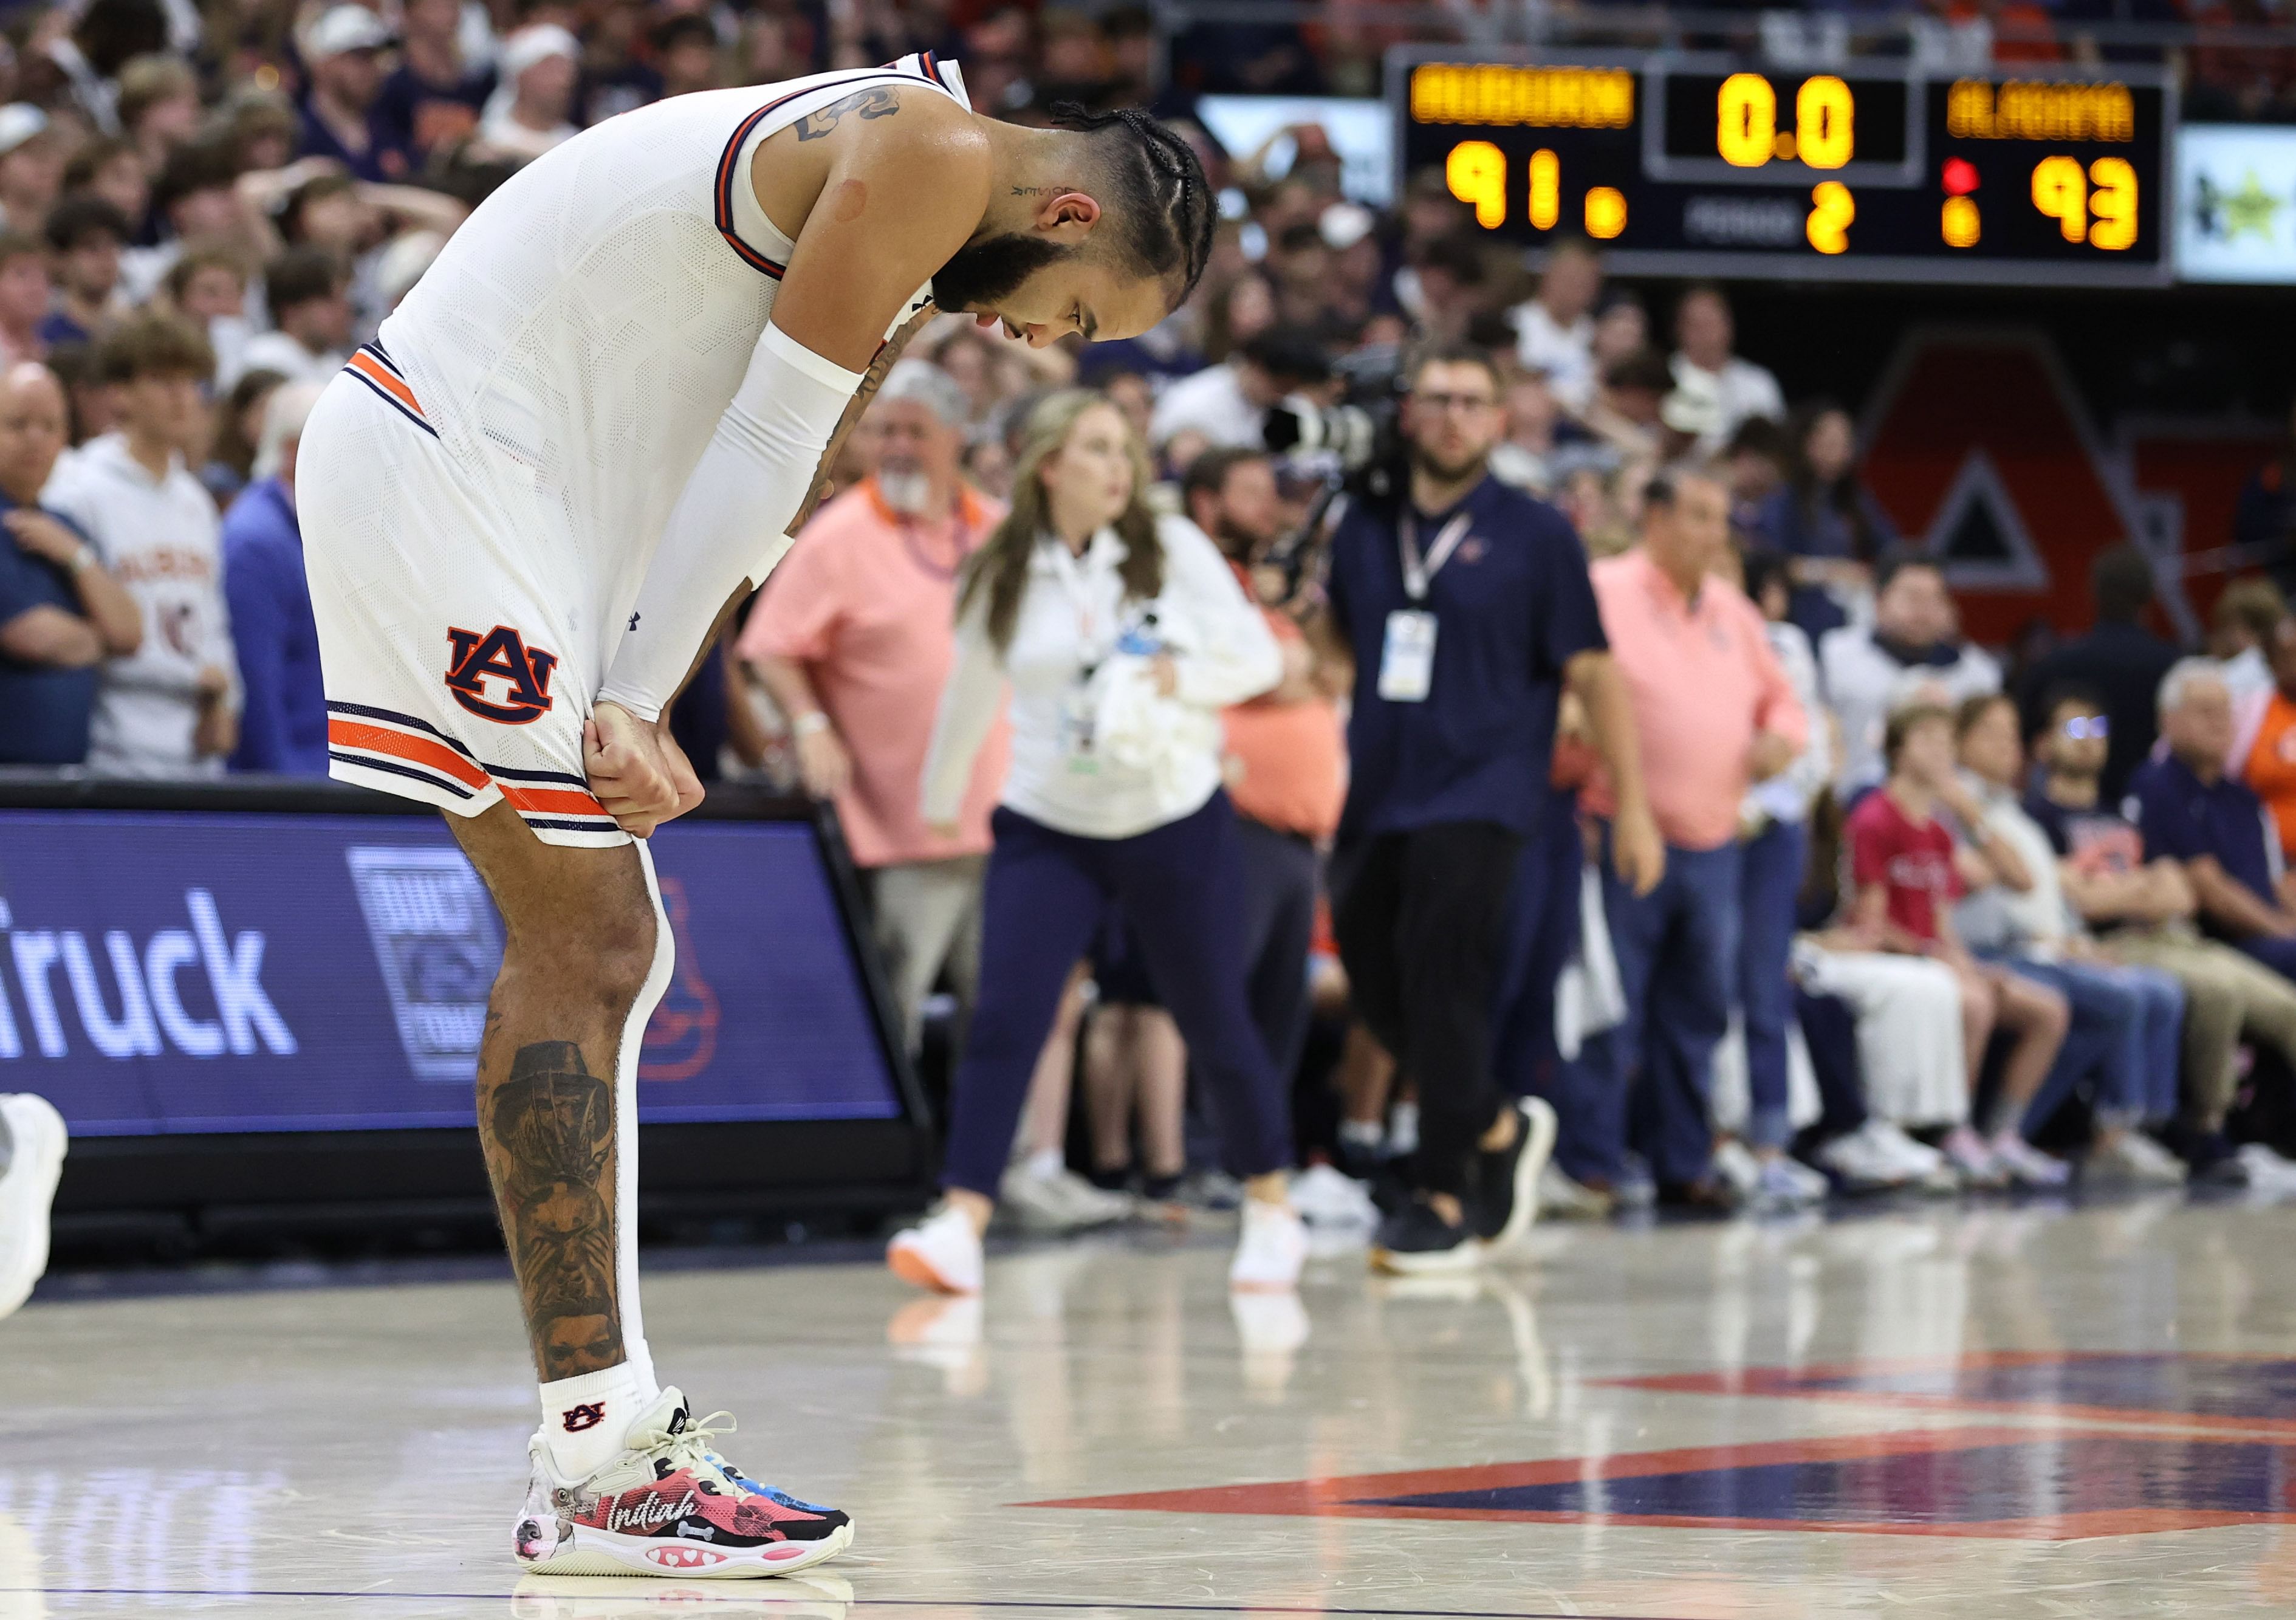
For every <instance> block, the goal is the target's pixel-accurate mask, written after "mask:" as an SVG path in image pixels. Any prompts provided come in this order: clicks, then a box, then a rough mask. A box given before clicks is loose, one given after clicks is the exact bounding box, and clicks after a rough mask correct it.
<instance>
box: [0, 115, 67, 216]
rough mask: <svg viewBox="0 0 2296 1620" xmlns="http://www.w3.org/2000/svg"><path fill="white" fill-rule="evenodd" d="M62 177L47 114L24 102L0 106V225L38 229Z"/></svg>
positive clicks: (62, 170) (62, 163) (59, 186)
mask: <svg viewBox="0 0 2296 1620" xmlns="http://www.w3.org/2000/svg"><path fill="white" fill-rule="evenodd" d="M63 180H64V159H63V154H62V152H59V151H58V150H57V148H56V143H55V140H54V138H53V136H50V135H49V134H48V115H47V114H46V113H45V112H43V111H40V110H39V109H38V108H37V107H35V106H32V105H31V104H29V103H26V102H10V103H8V104H7V105H6V106H4V107H0V226H6V227H7V228H8V229H9V230H12V231H37V230H39V229H40V228H41V226H42V225H43V224H44V223H45V221H46V219H47V217H48V210H49V208H50V207H51V206H53V203H54V202H55V200H56V193H57V192H59V191H60V190H61V189H62V187H63Z"/></svg>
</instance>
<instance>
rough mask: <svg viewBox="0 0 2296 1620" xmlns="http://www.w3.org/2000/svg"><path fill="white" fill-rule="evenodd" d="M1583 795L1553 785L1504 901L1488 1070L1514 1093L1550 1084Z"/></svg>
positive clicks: (1572, 946)
mask: <svg viewBox="0 0 2296 1620" xmlns="http://www.w3.org/2000/svg"><path fill="white" fill-rule="evenodd" d="M1578 797H1579V792H1578V789H1576V788H1570V787H1554V788H1549V789H1548V790H1547V794H1546V807H1545V808H1544V809H1543V810H1541V811H1540V812H1539V818H1538V833H1537V834H1536V835H1534V836H1533V837H1532V839H1531V841H1530V843H1528V844H1526V845H1524V846H1523V851H1522V858H1521V859H1520V860H1518V861H1517V862H1516V863H1515V872H1514V893H1513V896H1512V897H1511V898H1510V899H1509V900H1508V901H1507V942H1506V955H1505V958H1504V960H1503V961H1502V963H1501V965H1500V967H1499V993H1498V1005H1497V1007H1494V1008H1493V1009H1492V1015H1491V1072H1492V1073H1493V1074H1494V1075H1496V1076H1497V1080H1498V1082H1499V1086H1500V1088H1501V1089H1502V1090H1505V1091H1507V1092H1509V1093H1511V1094H1512V1095H1513V1096H1516V1097H1529V1096H1532V1095H1533V1094H1535V1093H1544V1092H1545V1091H1546V1090H1548V1089H1549V1087H1550V1086H1551V1085H1552V1084H1553V1076H1554V1065H1556V1064H1557V1063H1559V1062H1561V1061H1562V1058H1561V1055H1560V1054H1559V1053H1557V1052H1556V1051H1555V1049H1554V984H1555V981H1556V980H1558V979H1560V978H1561V977H1562V969H1563V966H1564V965H1565V964H1567V963H1568V962H1569V961H1570V958H1571V957H1572V956H1573V955H1574V954H1576V953H1577V951H1578V950H1579V871H1580V869H1581V868H1584V867H1585V866H1586V864H1587V851H1586V849H1585V846H1584V845H1583V844H1582V843H1581V842H1580V840H1579V809H1578Z"/></svg>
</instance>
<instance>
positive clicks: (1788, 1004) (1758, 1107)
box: [1738, 821, 1809, 1147]
mask: <svg viewBox="0 0 2296 1620" xmlns="http://www.w3.org/2000/svg"><path fill="white" fill-rule="evenodd" d="M1808 858H1809V831H1808V828H1806V827H1805V826H1802V825H1801V824H1800V822H1798V821H1797V822H1784V821H1774V822H1772V823H1771V824H1770V826H1769V827H1768V828H1767V830H1766V831H1764V832H1763V834H1762V835H1761V836H1759V838H1756V839H1754V840H1753V841H1752V842H1751V843H1747V844H1746V845H1744V846H1743V851H1742V852H1741V857H1740V859H1741V860H1742V861H1743V870H1742V871H1741V872H1740V874H1739V877H1738V895H1739V900H1738V1008H1739V1012H1740V1015H1741V1016H1742V1017H1743V1020H1744V1022H1745V1026H1746V1090H1747V1091H1748V1092H1749V1093H1750V1094H1751V1095H1750V1097H1749V1098H1748V1102H1749V1105H1750V1106H1749V1108H1748V1111H1747V1114H1746V1139H1747V1140H1748V1141H1750V1142H1751V1143H1752V1144H1753V1145H1754V1146H1755V1147H1784V1146H1785V1145H1786V1142H1787V1140H1788V1139H1790V1138H1792V1135H1793V1124H1792V1121H1791V1120H1790V1119H1789V1118H1788V1117H1787V1110H1786V1030H1787V1028H1788V1026H1789V1025H1790V1024H1791V1023H1792V1019H1793V984H1792V981H1790V980H1789V979H1788V978H1787V977H1786V963H1787V960H1788V958H1790V957H1792V954H1793V931H1794V896H1795V895H1796V894H1798V893H1800V891H1801V879H1802V871H1803V868H1804V867H1805V866H1806V865H1807V864H1808Z"/></svg>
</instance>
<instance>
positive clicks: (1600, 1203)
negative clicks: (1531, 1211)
mask: <svg viewBox="0 0 2296 1620" xmlns="http://www.w3.org/2000/svg"><path fill="white" fill-rule="evenodd" d="M1611 1206H1612V1201H1611V1195H1610V1194H1608V1193H1606V1192H1601V1191H1598V1190H1596V1189H1595V1188H1592V1187H1589V1186H1587V1184H1586V1183H1585V1182H1584V1181H1579V1180H1574V1179H1572V1177H1571V1175H1570V1172H1568V1171H1566V1170H1564V1169H1563V1168H1562V1165H1560V1164H1556V1163H1555V1162H1554V1160H1552V1159H1549V1160H1548V1161H1547V1162H1546V1168H1545V1169H1543V1170H1541V1171H1540V1172H1538V1212H1539V1213H1541V1214H1543V1215H1550V1216H1552V1217H1554V1219H1555V1220H1557V1221H1607V1220H1609V1219H1610V1218H1611Z"/></svg>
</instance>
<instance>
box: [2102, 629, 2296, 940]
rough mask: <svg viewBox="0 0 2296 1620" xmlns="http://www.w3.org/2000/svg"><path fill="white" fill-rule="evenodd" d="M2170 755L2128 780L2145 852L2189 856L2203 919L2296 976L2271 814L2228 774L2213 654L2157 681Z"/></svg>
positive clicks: (2226, 709) (2221, 683)
mask: <svg viewBox="0 0 2296 1620" xmlns="http://www.w3.org/2000/svg"><path fill="white" fill-rule="evenodd" d="M2161 736H2162V737H2163V738H2165V739H2166V740H2167V742H2168V744H2169V752H2168V754H2167V756H2166V757H2165V758H2162V759H2157V760H2150V761H2146V762H2145V763H2144V765H2142V766H2140V767H2139V768H2138V769H2137V771H2136V775H2135V776H2134V777H2130V778H2129V782H2128V794H2129V803H2130V805H2131V806H2132V808H2133V810H2134V812H2135V817H2136V825H2137V827H2138V829H2139V830H2140V831H2141V832H2142V833H2143V834H2144V856H2145V859H2148V860H2157V859H2161V857H2163V856H2167V857H2169V858H2170V859H2175V860H2178V861H2181V862H2183V863H2184V868H2185V876H2186V877H2187V878H2189V879H2190V880H2191V882H2192V885H2193V892H2194V895H2195V896H2196V897H2197V898H2198V900H2199V901H2200V917H2201V925H2202V928H2204V929H2205V930H2206V931H2207V932H2208V933H2210V935H2212V936H2213V937H2215V938H2217V939H2220V940H2225V941H2227V942H2230V943H2232V944H2234V945H2236V946H2238V947H2239V948H2240V949H2241V950H2244V951H2246V952H2247V953H2248V954H2249V955H2250V956H2252V957H2254V958H2256V959H2257V960H2258V961H2259V962H2262V963H2263V964H2265V966H2267V967H2271V968H2273V969H2275V970H2276V971H2277V972H2278V973H2280V974H2283V975H2284V976H2287V977H2290V978H2296V908H2291V906H2290V905H2289V903H2288V897H2287V893H2286V883H2285V879H2284V878H2283V877H2282V876H2281V874H2280V872H2279V869H2278V868H2279V863H2278V862H2277V861H2276V860H2274V859H2273V850H2272V847H2271V845H2272V839H2271V837H2270V836H2269V834H2268V828H2269V827H2270V826H2271V818H2270V817H2269V816H2268V815H2267V813H2266V811H2265V809H2264V802H2263V801H2262V800H2260V799H2259V798H2258V797H2257V796H2256V794H2255V793H2254V792H2253V791H2252V790H2251V788H2250V787H2249V786H2248V785H2246V784H2245V783H2243V782H2241V781H2239V780H2237V779H2236V778H2235V777H2228V776H2226V774H2225V758H2226V755H2227V754H2228V753H2230V752H2231V751H2232V740H2233V713H2232V694H2231V693H2230V692H2229V691H2228V690H2227V689H2226V685H2225V678H2224V674H2223V671H2222V670H2220V669H2219V668H2218V665H2217V664H2215V663H2214V662H2211V661H2210V660H2208V659H2205V658H2187V659H2184V660H2182V661H2180V662H2178V663H2177V665H2176V667H2175V668H2173V669H2171V670H2169V673H2168V676H2167V678H2165V679H2163V680H2162V681H2161Z"/></svg>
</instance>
